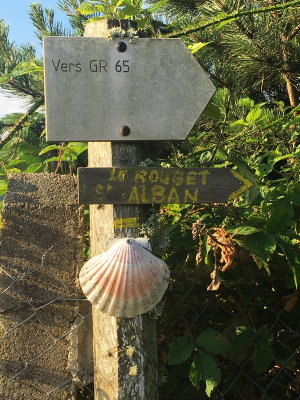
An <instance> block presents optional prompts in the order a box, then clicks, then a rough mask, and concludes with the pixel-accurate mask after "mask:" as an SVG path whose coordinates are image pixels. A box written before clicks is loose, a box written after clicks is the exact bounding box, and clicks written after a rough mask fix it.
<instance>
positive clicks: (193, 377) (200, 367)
mask: <svg viewBox="0 0 300 400" xmlns="http://www.w3.org/2000/svg"><path fill="white" fill-rule="evenodd" d="M189 377H190V381H191V382H192V385H193V386H195V387H196V389H199V388H200V383H201V381H204V382H205V383H206V390H205V392H206V394H207V396H208V397H210V395H211V392H212V391H213V389H214V388H215V387H216V386H217V385H218V384H219V383H220V381H221V371H220V370H219V368H218V366H217V363H216V361H215V360H214V358H213V357H212V356H211V355H210V354H207V353H206V352H205V351H203V350H199V352H198V353H197V354H196V356H195V358H194V361H193V363H192V365H191V369H190V375H189Z"/></svg>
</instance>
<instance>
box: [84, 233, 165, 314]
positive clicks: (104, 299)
mask: <svg viewBox="0 0 300 400" xmlns="http://www.w3.org/2000/svg"><path fill="white" fill-rule="evenodd" d="M145 247H146V246H145V245H142V244H140V243H139V242H138V240H137V241H136V240H134V239H129V238H124V239H119V240H117V241H114V242H113V244H112V247H111V248H109V249H108V250H107V251H105V252H103V253H101V254H99V255H97V256H95V257H92V258H91V259H90V260H88V261H87V262H86V263H85V264H84V266H83V267H82V269H81V271H80V274H79V281H80V285H81V288H82V291H83V293H84V294H85V296H86V297H87V299H88V300H89V301H90V302H91V303H92V304H93V305H96V306H97V307H98V308H99V309H101V310H102V311H103V312H106V313H108V314H109V315H114V316H117V317H125V318H133V317H135V316H137V315H140V314H143V313H145V312H147V311H150V310H151V309H152V308H154V307H155V306H156V304H157V303H158V302H159V301H160V300H161V298H162V296H163V294H164V292H165V291H166V289H167V287H168V281H169V277H170V272H169V269H168V267H167V265H166V263H165V262H164V261H163V260H161V259H159V258H158V257H155V256H154V255H153V254H151V253H150V252H149V251H148V250H146V248H145Z"/></svg>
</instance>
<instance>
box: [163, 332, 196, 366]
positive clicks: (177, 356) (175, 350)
mask: <svg viewBox="0 0 300 400" xmlns="http://www.w3.org/2000/svg"><path fill="white" fill-rule="evenodd" d="M194 346H195V345H194V342H192V341H191V340H190V339H189V338H187V337H185V336H182V337H176V338H175V339H174V340H173V342H172V343H171V346H170V350H169V356H168V359H169V364H170V365H175V364H181V363H183V362H184V361H186V360H187V359H189V358H190V356H191V354H192V351H193V349H194Z"/></svg>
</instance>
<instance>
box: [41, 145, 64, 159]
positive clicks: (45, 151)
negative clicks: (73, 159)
mask: <svg viewBox="0 0 300 400" xmlns="http://www.w3.org/2000/svg"><path fill="white" fill-rule="evenodd" d="M59 149H60V145H58V144H51V145H50V146H47V147H44V148H43V149H42V150H41V151H40V152H39V156H41V155H42V154H45V153H48V151H51V150H59Z"/></svg>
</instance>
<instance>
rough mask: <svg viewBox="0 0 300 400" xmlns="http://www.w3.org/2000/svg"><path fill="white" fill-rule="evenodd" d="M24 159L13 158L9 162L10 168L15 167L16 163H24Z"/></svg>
mask: <svg viewBox="0 0 300 400" xmlns="http://www.w3.org/2000/svg"><path fill="white" fill-rule="evenodd" d="M23 162H24V160H11V161H10V162H9V164H8V166H7V167H8V168H11V167H14V166H15V165H19V164H22V163H23Z"/></svg>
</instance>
